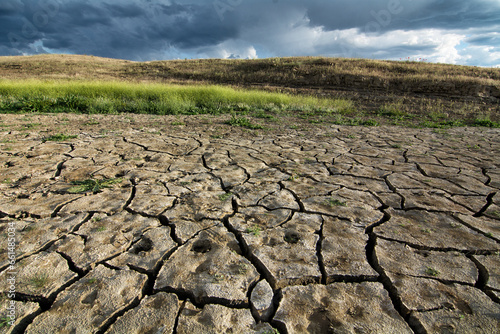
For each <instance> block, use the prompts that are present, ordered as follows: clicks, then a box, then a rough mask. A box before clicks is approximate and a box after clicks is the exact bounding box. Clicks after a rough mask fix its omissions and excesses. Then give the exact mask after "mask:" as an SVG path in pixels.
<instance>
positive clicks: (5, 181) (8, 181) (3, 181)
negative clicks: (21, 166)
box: [1, 179, 12, 184]
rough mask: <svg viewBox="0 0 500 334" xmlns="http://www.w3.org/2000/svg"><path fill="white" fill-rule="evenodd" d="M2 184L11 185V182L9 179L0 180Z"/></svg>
mask: <svg viewBox="0 0 500 334" xmlns="http://www.w3.org/2000/svg"><path fill="white" fill-rule="evenodd" d="M1 183H2V184H11V183H12V180H11V179H4V180H2V182H1Z"/></svg>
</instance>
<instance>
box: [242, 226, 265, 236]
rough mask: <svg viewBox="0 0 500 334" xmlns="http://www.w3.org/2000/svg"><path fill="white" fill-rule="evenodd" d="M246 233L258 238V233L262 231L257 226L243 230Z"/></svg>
mask: <svg viewBox="0 0 500 334" xmlns="http://www.w3.org/2000/svg"><path fill="white" fill-rule="evenodd" d="M245 232H246V233H250V234H252V235H254V236H256V237H258V236H259V235H260V232H262V229H261V228H260V227H259V226H257V225H254V226H252V227H247V229H246V230H245Z"/></svg>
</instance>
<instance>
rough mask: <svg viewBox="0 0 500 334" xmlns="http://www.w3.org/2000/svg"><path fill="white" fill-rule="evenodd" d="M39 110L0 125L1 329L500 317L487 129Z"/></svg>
mask: <svg viewBox="0 0 500 334" xmlns="http://www.w3.org/2000/svg"><path fill="white" fill-rule="evenodd" d="M19 117H20V116H5V115H4V116H2V121H3V122H7V123H8V124H16V122H18V118H19ZM37 117H38V120H39V121H41V122H42V124H44V126H45V128H44V129H43V130H42V129H39V130H37V131H31V132H30V133H29V134H28V133H22V132H20V131H16V130H13V131H10V132H3V133H0V141H2V144H0V145H1V146H0V147H1V153H0V162H1V169H0V171H1V180H0V181H1V183H0V214H1V217H2V218H1V219H0V233H1V234H0V242H1V244H0V247H1V248H2V252H1V253H0V279H1V282H2V283H1V287H2V292H4V293H6V292H7V289H8V288H7V286H8V285H7V284H6V280H7V277H8V276H9V268H8V258H7V251H6V249H7V235H8V234H7V228H8V226H9V223H14V225H15V227H16V238H17V244H16V270H17V276H16V297H15V300H16V310H17V318H16V323H15V325H14V326H12V327H3V328H1V329H0V333H21V332H26V333H229V332H230V333H278V332H280V333H497V332H499V330H500V257H499V251H500V194H499V193H500V131H498V130H489V129H488V130H487V129H469V128H466V129H451V130H447V131H446V132H443V131H440V132H436V131H432V130H429V129H401V128H390V127H387V128H357V127H338V126H332V127H330V126H324V127H316V128H312V129H305V130H302V131H299V130H297V131H296V130H287V131H279V129H278V130H276V129H274V130H269V131H267V132H249V131H243V130H241V129H236V128H232V127H230V126H227V125H223V124H222V121H221V119H220V118H216V117H215V118H213V119H210V121H209V122H208V123H206V119H205V123H203V122H202V121H200V119H197V118H196V117H192V118H186V119H184V121H185V122H186V126H182V127H173V126H168V124H170V122H171V120H172V119H173V118H168V117H165V118H155V124H151V123H148V122H149V120H150V118H148V117H150V116H133V117H134V122H133V124H126V125H123V124H122V125H120V120H123V116H106V117H102V118H99V122H100V125H99V126H96V128H95V129H89V127H88V126H87V127H86V126H85V125H82V124H84V122H85V120H86V118H85V116H76V115H72V116H64V117H65V118H70V119H71V123H70V124H68V123H67V121H65V122H66V127H65V131H66V132H67V133H68V134H75V135H77V136H78V137H77V138H74V139H68V140H67V141H63V142H50V141H44V138H46V137H47V133H48V132H50V131H52V130H53V128H55V127H56V126H57V125H58V124H60V123H61V122H63V121H62V117H63V116H37ZM158 120H160V121H158ZM163 121H164V125H161V124H160V125H158V124H157V123H158V122H163ZM189 122H192V123H189ZM117 124H118V125H117ZM162 124H163V123H162ZM103 129H108V131H106V133H105V132H104V131H102V130H103ZM109 129H113V130H114V131H109ZM47 131H48V132H47ZM91 178H92V179H104V178H108V179H109V178H119V179H120V180H121V181H120V182H119V183H117V184H115V185H113V186H112V187H111V188H104V189H102V191H101V192H99V193H95V194H94V193H92V192H87V193H80V194H78V193H77V194H74V193H70V192H69V191H68V190H69V189H70V188H71V187H72V184H71V182H72V181H82V180H86V179H91ZM8 301H9V300H8V299H7V298H6V297H5V296H4V297H3V298H2V300H1V303H2V309H1V312H4V311H5V309H6V305H7V303H8ZM3 315H4V313H2V316H3Z"/></svg>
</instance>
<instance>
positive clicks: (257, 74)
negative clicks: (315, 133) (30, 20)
mask: <svg viewBox="0 0 500 334" xmlns="http://www.w3.org/2000/svg"><path fill="white" fill-rule="evenodd" d="M0 78H11V79H13V78H15V79H18V78H19V79H26V78H38V79H71V80H85V79H92V80H95V79H99V80H130V81H155V82H175V83H187V82H189V83H195V82H205V83H216V84H225V85H233V86H243V87H259V88H263V89H266V90H281V91H287V92H292V93H307V94H314V95H321V96H325V95H326V96H333V97H347V98H350V99H353V100H354V101H355V102H356V103H357V106H358V108H360V109H362V110H365V111H367V112H380V111H383V110H392V109H394V108H397V109H399V110H401V112H409V111H410V110H411V112H412V113H417V114H418V113H426V114H428V113H436V114H440V115H445V116H446V115H453V114H457V113H458V114H460V115H461V116H462V117H463V116H464V115H470V116H471V117H472V116H474V117H477V116H483V117H490V118H491V119H493V120H496V121H498V120H499V113H500V107H499V103H500V69H494V68H478V67H469V66H456V65H443V64H429V63H419V62H394V61H375V60H366V59H342V58H319V57H294V58H271V59H257V60H219V59H204V60H171V61H154V62H132V61H126V60H117V59H108V58H99V57H93V56H78V55H37V56H26V57H0ZM443 117H444V116H443Z"/></svg>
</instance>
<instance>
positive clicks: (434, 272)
mask: <svg viewBox="0 0 500 334" xmlns="http://www.w3.org/2000/svg"><path fill="white" fill-rule="evenodd" d="M425 273H426V274H427V275H430V276H434V277H436V276H438V275H439V271H437V270H436V269H434V268H431V267H427V269H425Z"/></svg>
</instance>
